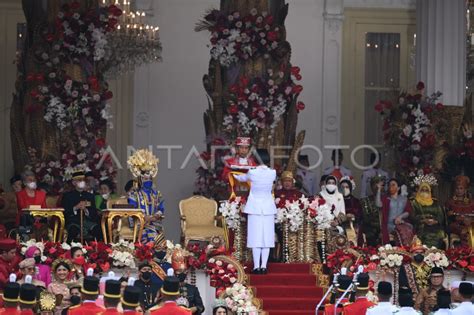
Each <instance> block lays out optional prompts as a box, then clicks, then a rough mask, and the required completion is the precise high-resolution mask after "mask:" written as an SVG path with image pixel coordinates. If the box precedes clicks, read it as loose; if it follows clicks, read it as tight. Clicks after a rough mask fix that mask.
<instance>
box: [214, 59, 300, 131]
mask: <svg viewBox="0 0 474 315" xmlns="http://www.w3.org/2000/svg"><path fill="white" fill-rule="evenodd" d="M299 80H301V75H300V69H299V67H291V70H290V75H288V74H287V73H286V71H285V69H284V68H282V69H280V71H278V72H276V73H274V72H273V70H271V69H269V70H268V72H267V75H266V76H263V77H260V78H254V79H253V80H250V79H249V78H248V77H246V76H241V77H240V78H239V80H238V82H236V83H235V84H232V85H230V86H229V95H230V98H229V101H228V104H227V107H226V112H227V115H226V116H225V117H224V121H223V124H224V129H225V130H226V131H227V132H229V133H235V134H241V135H242V134H244V135H251V134H256V132H257V131H258V130H260V129H269V130H270V131H273V130H274V129H275V127H276V126H277V125H278V123H279V122H280V120H281V118H282V117H283V115H284V114H285V113H286V112H287V110H288V108H289V107H290V104H293V103H295V102H296V98H297V97H298V95H299V94H300V93H301V91H302V90H303V87H302V86H301V85H299V84H297V83H296V81H299ZM296 106H297V109H298V110H303V109H304V107H305V105H304V103H302V102H298V104H296Z"/></svg>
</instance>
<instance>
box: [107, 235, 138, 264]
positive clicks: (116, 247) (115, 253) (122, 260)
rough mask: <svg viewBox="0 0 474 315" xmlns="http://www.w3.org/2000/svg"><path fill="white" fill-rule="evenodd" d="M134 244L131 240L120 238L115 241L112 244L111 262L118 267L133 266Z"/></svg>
mask: <svg viewBox="0 0 474 315" xmlns="http://www.w3.org/2000/svg"><path fill="white" fill-rule="evenodd" d="M134 250H135V245H134V244H133V242H128V241H125V240H123V239H120V240H119V241H118V242H117V243H115V244H112V254H111V255H110V257H112V264H113V265H114V266H116V267H118V268H120V267H128V268H135V267H136V262H135V257H134V255H133V253H134Z"/></svg>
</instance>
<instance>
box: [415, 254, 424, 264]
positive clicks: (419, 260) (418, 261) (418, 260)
mask: <svg viewBox="0 0 474 315" xmlns="http://www.w3.org/2000/svg"><path fill="white" fill-rule="evenodd" d="M424 258H425V256H423V254H416V255H415V256H413V259H414V260H415V261H416V262H417V263H422V262H423V259H424Z"/></svg>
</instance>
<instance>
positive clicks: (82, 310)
mask: <svg viewBox="0 0 474 315" xmlns="http://www.w3.org/2000/svg"><path fill="white" fill-rule="evenodd" d="M103 311H105V309H104V308H103V307H101V306H98V305H97V304H95V302H89V301H88V302H84V303H82V304H81V305H80V306H78V307H74V308H70V309H69V311H68V314H69V315H90V314H95V313H100V312H103Z"/></svg>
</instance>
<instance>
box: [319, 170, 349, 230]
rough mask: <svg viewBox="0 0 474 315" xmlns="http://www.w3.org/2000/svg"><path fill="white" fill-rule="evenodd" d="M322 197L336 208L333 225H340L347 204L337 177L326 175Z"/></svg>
mask: <svg viewBox="0 0 474 315" xmlns="http://www.w3.org/2000/svg"><path fill="white" fill-rule="evenodd" d="M319 195H320V196H321V197H323V198H324V200H326V202H327V203H328V204H330V205H331V206H333V208H334V212H333V214H334V216H335V217H336V220H335V221H334V222H333V226H337V225H339V224H338V223H339V221H338V219H339V218H342V217H344V216H345V214H346V206H345V204H344V197H343V196H342V194H341V193H340V192H339V191H338V190H337V179H336V177H334V176H332V175H329V176H328V177H326V180H325V185H324V189H323V190H321V192H320V193H319Z"/></svg>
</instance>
